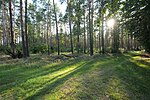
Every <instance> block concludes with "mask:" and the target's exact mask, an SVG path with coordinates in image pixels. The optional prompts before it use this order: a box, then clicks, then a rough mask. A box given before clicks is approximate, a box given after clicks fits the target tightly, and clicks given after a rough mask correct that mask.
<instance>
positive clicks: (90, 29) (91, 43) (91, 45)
mask: <svg viewBox="0 0 150 100" xmlns="http://www.w3.org/2000/svg"><path fill="white" fill-rule="evenodd" d="M88 5H89V35H90V56H92V55H93V41H92V40H93V39H92V37H93V36H92V26H91V24H92V23H91V1H90V0H89V4H88Z"/></svg>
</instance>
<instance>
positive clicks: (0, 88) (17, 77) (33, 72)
mask: <svg viewBox="0 0 150 100" xmlns="http://www.w3.org/2000/svg"><path fill="white" fill-rule="evenodd" d="M76 63H77V60H71V61H70V62H67V63H65V64H63V65H62V64H61V63H60V64H59V63H58V64H54V65H53V66H50V65H49V63H41V62H37V61H36V62H34V64H32V65H30V67H29V66H28V65H23V64H22V65H21V64H20V65H17V64H14V65H4V66H1V67H3V68H4V69H5V67H9V68H6V70H4V69H3V70H1V71H2V73H1V74H0V76H1V77H0V93H1V92H4V91H6V90H9V89H11V88H13V87H16V86H18V85H19V84H22V83H24V82H26V81H27V80H30V79H34V78H37V77H42V76H44V75H47V74H51V73H54V72H56V71H59V70H62V69H65V68H67V67H68V66H71V65H74V64H76Z"/></svg>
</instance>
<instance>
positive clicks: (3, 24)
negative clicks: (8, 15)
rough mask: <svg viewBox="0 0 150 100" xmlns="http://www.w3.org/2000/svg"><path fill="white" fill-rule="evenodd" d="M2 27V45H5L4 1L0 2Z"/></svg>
mask: <svg viewBox="0 0 150 100" xmlns="http://www.w3.org/2000/svg"><path fill="white" fill-rule="evenodd" d="M2 26H3V45H7V43H6V27H5V3H4V0H2Z"/></svg>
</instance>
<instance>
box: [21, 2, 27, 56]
mask: <svg viewBox="0 0 150 100" xmlns="http://www.w3.org/2000/svg"><path fill="white" fill-rule="evenodd" d="M20 17H21V18H20V24H21V36H22V50H23V57H24V58H26V57H27V56H26V47H25V41H24V30H23V16H22V0H20Z"/></svg>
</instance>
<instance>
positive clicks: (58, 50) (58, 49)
mask: <svg viewBox="0 0 150 100" xmlns="http://www.w3.org/2000/svg"><path fill="white" fill-rule="evenodd" d="M53 6H54V13H55V22H56V39H57V52H58V55H60V48H59V36H58V22H57V14H56V7H55V2H54V0H53Z"/></svg>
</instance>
